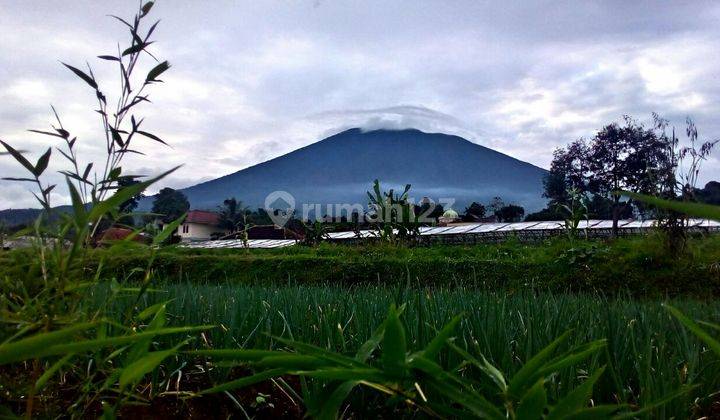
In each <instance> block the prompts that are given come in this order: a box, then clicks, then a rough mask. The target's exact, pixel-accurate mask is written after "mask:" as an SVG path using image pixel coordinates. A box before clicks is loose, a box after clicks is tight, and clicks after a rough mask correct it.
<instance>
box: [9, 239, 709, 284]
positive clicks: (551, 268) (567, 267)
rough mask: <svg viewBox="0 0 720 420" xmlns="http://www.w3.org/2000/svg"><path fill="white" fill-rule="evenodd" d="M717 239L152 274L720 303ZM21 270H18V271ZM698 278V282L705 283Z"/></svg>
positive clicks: (120, 264) (285, 252)
mask: <svg viewBox="0 0 720 420" xmlns="http://www.w3.org/2000/svg"><path fill="white" fill-rule="evenodd" d="M93 258H94V259H95V261H100V260H103V266H104V270H105V272H104V275H105V276H106V277H116V278H117V279H118V280H119V281H126V280H132V279H133V278H137V273H136V272H133V269H136V268H145V267H146V265H147V253H146V251H144V250H140V251H138V250H132V249H128V250H123V251H122V252H111V253H108V252H106V251H102V250H100V251H97V252H96V253H95V254H94V255H93ZM718 262H720V236H718V235H713V236H709V237H701V238H695V239H693V240H691V241H689V245H688V247H687V249H686V252H684V253H683V254H682V255H669V254H668V253H667V251H666V248H665V247H663V245H662V241H661V239H660V238H658V237H654V236H650V237H634V238H623V239H618V240H616V241H612V242H609V241H608V242H606V241H576V242H574V243H570V242H568V241H567V240H566V239H564V238H556V239H554V240H551V241H546V242H542V243H533V244H524V243H520V242H518V241H516V240H511V241H508V242H505V243H502V244H497V245H496V244H487V245H475V246H432V247H415V248H408V247H393V246H381V245H364V246H343V245H333V244H323V245H321V246H319V247H315V248H308V247H302V246H295V247H289V248H283V249H276V250H242V249H240V250H238V249H234V250H196V249H182V248H171V249H166V250H162V251H161V252H159V253H158V255H157V258H156V259H155V260H154V264H153V267H154V273H155V276H156V277H157V278H159V279H161V280H164V281H170V282H175V281H189V282H201V283H202V282H210V283H212V282H218V281H230V282H234V283H237V284H261V285H268V284H287V283H294V284H316V285H317V284H331V285H340V284H342V285H356V284H385V285H389V286H396V285H398V284H406V283H408V282H409V283H411V284H413V285H415V286H419V287H426V286H454V285H458V284H459V285H473V286H476V287H480V288H484V289H488V290H500V289H502V290H505V291H522V290H527V289H528V288H536V289H539V290H552V291H556V292H593V293H594V292H601V293H604V294H625V293H630V294H632V295H635V296H651V297H657V298H663V297H664V296H666V295H670V296H691V295H692V296H699V297H707V296H720V266H719V265H718ZM18 269H22V267H21V264H19V265H18ZM699 279H702V280H699Z"/></svg>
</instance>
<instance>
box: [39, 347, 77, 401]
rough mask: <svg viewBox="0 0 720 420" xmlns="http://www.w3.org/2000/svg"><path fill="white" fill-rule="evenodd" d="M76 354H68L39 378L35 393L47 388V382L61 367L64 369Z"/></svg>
mask: <svg viewBox="0 0 720 420" xmlns="http://www.w3.org/2000/svg"><path fill="white" fill-rule="evenodd" d="M73 356H75V354H73V353H70V354H66V355H65V356H63V357H61V358H60V360H58V361H57V362H55V363H53V365H52V366H50V367H49V368H48V369H47V370H46V371H45V372H43V374H42V376H40V377H39V378H38V380H37V381H35V392H39V391H41V390H42V389H43V388H45V385H46V384H47V382H48V381H49V380H50V379H51V378H52V377H53V376H54V375H55V374H56V373H57V371H58V370H60V368H61V367H63V366H64V365H65V364H66V363H67V362H68V361H69V360H70V359H71V358H72V357H73Z"/></svg>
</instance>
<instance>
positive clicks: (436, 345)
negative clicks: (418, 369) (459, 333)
mask: <svg viewBox="0 0 720 420" xmlns="http://www.w3.org/2000/svg"><path fill="white" fill-rule="evenodd" d="M461 318H462V317H461V316H460V315H457V316H456V317H454V318H453V319H452V320H451V321H450V322H449V323H447V325H445V326H444V327H443V329H442V330H440V332H439V333H438V334H437V335H436V336H435V338H433V339H432V341H431V342H430V344H428V346H427V347H426V348H425V350H423V352H422V353H423V357H426V358H428V359H431V360H433V359H435V358H436V357H437V355H438V353H440V350H442V348H443V347H445V343H446V342H447V340H448V339H449V338H450V336H451V335H452V333H453V332H454V331H455V327H457V325H458V323H460V319H461Z"/></svg>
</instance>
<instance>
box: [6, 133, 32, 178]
mask: <svg viewBox="0 0 720 420" xmlns="http://www.w3.org/2000/svg"><path fill="white" fill-rule="evenodd" d="M0 143H2V145H3V146H4V147H5V150H7V151H8V153H10V155H11V156H12V157H13V158H15V160H16V161H18V162H19V163H20V164H21V165H22V166H24V167H25V169H27V170H28V171H30V173H33V174H34V173H35V167H34V166H33V165H32V163H30V161H28V160H27V159H25V156H23V155H22V154H21V153H20V152H18V151H17V150H15V149H14V148H13V147H12V146H10V145H9V144H7V143H5V142H4V141H2V140H0Z"/></svg>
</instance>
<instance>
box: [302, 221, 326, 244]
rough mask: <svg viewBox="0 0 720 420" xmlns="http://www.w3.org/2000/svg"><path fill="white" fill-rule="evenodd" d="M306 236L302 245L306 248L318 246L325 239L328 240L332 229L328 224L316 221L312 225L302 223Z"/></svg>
mask: <svg viewBox="0 0 720 420" xmlns="http://www.w3.org/2000/svg"><path fill="white" fill-rule="evenodd" d="M302 224H303V230H304V233H305V236H304V237H303V240H302V244H303V245H306V246H316V245H318V244H319V243H320V242H322V241H323V240H325V239H328V233H329V232H330V228H329V226H328V225H327V224H325V223H323V222H321V221H319V220H315V221H314V222H312V223H307V222H302Z"/></svg>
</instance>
